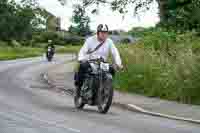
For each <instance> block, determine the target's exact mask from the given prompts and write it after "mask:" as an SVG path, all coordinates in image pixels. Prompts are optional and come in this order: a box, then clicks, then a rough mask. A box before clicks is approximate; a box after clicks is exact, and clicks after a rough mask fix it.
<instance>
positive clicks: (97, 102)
mask: <svg viewBox="0 0 200 133" xmlns="http://www.w3.org/2000/svg"><path fill="white" fill-rule="evenodd" d="M88 63H89V64H90V68H89V70H88V73H86V74H85V78H84V81H83V85H82V87H81V88H80V89H78V88H76V89H75V95H74V104H75V107H76V108H78V109H83V107H84V105H85V104H88V105H91V106H97V107H98V111H99V112H100V113H103V114H105V113H107V112H108V110H109V108H110V106H111V104H112V99H113V85H112V82H113V77H112V74H111V73H110V71H109V69H110V68H111V67H112V65H110V64H109V63H107V62H105V61H104V60H103V58H101V57H100V58H97V59H90V60H88Z"/></svg>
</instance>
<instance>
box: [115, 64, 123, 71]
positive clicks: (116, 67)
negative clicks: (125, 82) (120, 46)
mask: <svg viewBox="0 0 200 133" xmlns="http://www.w3.org/2000/svg"><path fill="white" fill-rule="evenodd" d="M113 67H114V69H115V70H122V69H123V68H124V67H123V65H120V66H119V65H116V64H114V65H113Z"/></svg>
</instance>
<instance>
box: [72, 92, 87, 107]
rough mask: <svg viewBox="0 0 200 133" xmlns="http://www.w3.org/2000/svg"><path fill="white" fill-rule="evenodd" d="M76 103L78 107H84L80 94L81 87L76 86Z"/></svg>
mask: <svg viewBox="0 0 200 133" xmlns="http://www.w3.org/2000/svg"><path fill="white" fill-rule="evenodd" d="M74 105H75V107H76V108H77V109H83V107H84V105H85V104H84V103H83V99H82V97H81V96H80V89H79V88H76V89H75V92H74Z"/></svg>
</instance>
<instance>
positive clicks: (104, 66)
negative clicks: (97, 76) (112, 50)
mask: <svg viewBox="0 0 200 133" xmlns="http://www.w3.org/2000/svg"><path fill="white" fill-rule="evenodd" d="M100 68H101V69H102V70H104V71H109V64H108V63H101V64H100Z"/></svg>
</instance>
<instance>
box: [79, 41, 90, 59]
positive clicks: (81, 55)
mask: <svg viewBox="0 0 200 133" xmlns="http://www.w3.org/2000/svg"><path fill="white" fill-rule="evenodd" d="M87 52H88V39H87V40H86V41H85V43H84V45H83V47H82V48H81V50H80V52H79V54H78V61H84V60H87V59H88V58H89V56H88V54H87Z"/></svg>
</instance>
